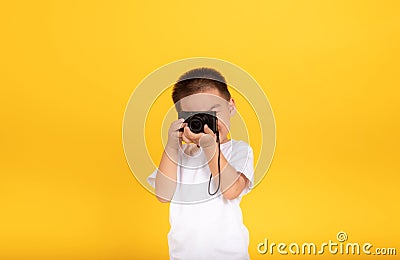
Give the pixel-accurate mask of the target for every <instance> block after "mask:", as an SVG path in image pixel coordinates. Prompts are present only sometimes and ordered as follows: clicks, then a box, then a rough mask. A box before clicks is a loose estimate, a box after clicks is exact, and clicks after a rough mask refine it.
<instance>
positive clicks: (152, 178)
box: [147, 168, 158, 189]
mask: <svg viewBox="0 0 400 260" xmlns="http://www.w3.org/2000/svg"><path fill="white" fill-rule="evenodd" d="M157 171H158V169H157V168H156V169H155V170H154V171H153V173H152V174H150V175H149V176H148V177H147V182H148V183H149V184H150V186H151V187H153V188H154V189H155V188H156V176H157Z"/></svg>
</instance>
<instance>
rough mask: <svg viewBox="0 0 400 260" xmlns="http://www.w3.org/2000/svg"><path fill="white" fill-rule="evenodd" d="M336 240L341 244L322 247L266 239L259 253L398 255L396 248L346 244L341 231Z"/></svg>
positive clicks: (326, 243) (260, 244) (329, 242)
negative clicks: (270, 241)
mask: <svg viewBox="0 0 400 260" xmlns="http://www.w3.org/2000/svg"><path fill="white" fill-rule="evenodd" d="M336 239H337V241H338V242H339V243H337V242H334V241H332V240H329V241H328V242H325V243H322V244H321V245H320V246H317V245H316V244H315V243H312V242H311V243H309V242H307V243H302V244H298V243H290V244H289V245H288V244H286V243H278V244H277V243H270V244H268V239H267V238H265V239H264V242H262V243H259V244H258V245H257V251H258V253H260V254H262V255H264V254H267V253H269V254H270V255H272V254H274V253H275V252H277V253H278V254H281V255H287V254H289V253H290V254H292V255H305V254H308V255H317V254H318V255H322V254H324V253H325V251H326V250H328V252H329V253H330V254H332V255H336V254H341V255H349V254H352V255H360V254H361V252H362V253H363V254H365V255H396V248H392V247H391V248H385V247H383V248H382V247H381V248H379V247H377V248H375V250H373V245H372V244H371V243H368V242H366V243H362V244H359V243H357V242H354V243H350V242H346V241H347V240H348V236H347V234H346V232H344V231H339V232H338V233H337V234H336ZM345 242H346V243H345Z"/></svg>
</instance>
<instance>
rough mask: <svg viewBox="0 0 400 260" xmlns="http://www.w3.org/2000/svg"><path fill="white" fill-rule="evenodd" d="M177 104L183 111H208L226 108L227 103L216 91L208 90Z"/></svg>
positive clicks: (183, 99)
mask: <svg viewBox="0 0 400 260" xmlns="http://www.w3.org/2000/svg"><path fill="white" fill-rule="evenodd" d="M179 103H180V107H181V109H182V110H183V111H209V110H212V109H214V108H215V109H218V108H224V107H226V106H227V104H228V101H227V100H225V99H224V98H222V97H221V95H220V94H219V92H218V90H208V91H204V92H201V93H196V94H193V95H190V96H187V97H185V98H182V99H181V100H180V101H179Z"/></svg>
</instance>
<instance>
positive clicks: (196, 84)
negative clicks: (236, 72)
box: [172, 67, 231, 111]
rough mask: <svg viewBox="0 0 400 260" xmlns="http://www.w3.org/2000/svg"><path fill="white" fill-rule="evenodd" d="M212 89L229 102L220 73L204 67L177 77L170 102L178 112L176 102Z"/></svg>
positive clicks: (224, 82)
mask: <svg viewBox="0 0 400 260" xmlns="http://www.w3.org/2000/svg"><path fill="white" fill-rule="evenodd" d="M213 88H214V89H217V90H218V91H219V93H220V94H221V96H222V97H223V98H225V99H226V100H228V101H229V99H230V98H231V94H230V93H229V90H228V85H227V84H226V81H225V78H224V76H222V74H221V73H220V72H218V71H217V70H215V69H212V68H204V67H203V68H196V69H192V70H189V71H188V72H186V73H184V74H183V75H182V76H180V77H179V79H178V81H177V82H176V83H175V85H174V88H173V90H172V100H173V101H174V103H175V107H176V110H177V111H180V105H179V103H178V101H179V100H181V99H182V98H184V97H187V96H190V95H193V94H197V93H200V92H202V91H204V90H207V89H213Z"/></svg>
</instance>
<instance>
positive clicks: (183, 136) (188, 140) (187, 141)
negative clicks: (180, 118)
mask: <svg viewBox="0 0 400 260" xmlns="http://www.w3.org/2000/svg"><path fill="white" fill-rule="evenodd" d="M182 140H183V141H184V142H185V143H188V144H189V143H191V142H192V140H190V139H189V138H187V137H186V136H185V135H182Z"/></svg>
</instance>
